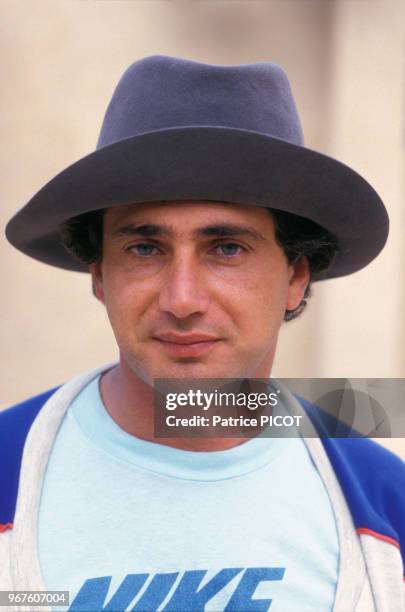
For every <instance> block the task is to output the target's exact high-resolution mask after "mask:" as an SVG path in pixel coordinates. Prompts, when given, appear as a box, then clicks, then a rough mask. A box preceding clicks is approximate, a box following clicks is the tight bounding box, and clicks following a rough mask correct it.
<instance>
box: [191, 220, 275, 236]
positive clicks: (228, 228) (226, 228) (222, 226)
mask: <svg viewBox="0 0 405 612" xmlns="http://www.w3.org/2000/svg"><path fill="white" fill-rule="evenodd" d="M195 234H196V236H212V237H215V236H218V237H221V238H222V237H229V236H246V237H248V238H253V239H254V240H265V237H264V236H263V235H262V234H261V233H260V232H258V231H257V230H256V229H255V228H254V227H251V226H250V225H234V224H231V223H217V224H215V225H207V226H206V227H202V228H199V229H197V230H196V231H195Z"/></svg>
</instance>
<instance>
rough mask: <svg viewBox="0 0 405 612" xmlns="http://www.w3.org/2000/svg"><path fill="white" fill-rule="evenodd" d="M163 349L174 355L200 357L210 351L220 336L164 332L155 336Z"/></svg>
mask: <svg viewBox="0 0 405 612" xmlns="http://www.w3.org/2000/svg"><path fill="white" fill-rule="evenodd" d="M154 339H155V340H157V341H158V342H159V344H160V345H161V347H162V349H163V350H164V351H165V352H166V353H168V354H169V355H171V356H173V357H199V356H201V355H204V354H205V353H207V352H208V351H210V350H211V349H212V348H213V347H214V346H215V345H216V344H217V343H218V342H220V338H218V337H217V336H213V335H211V334H202V333H196V332H194V333H178V332H163V333H161V334H157V335H156V336H154Z"/></svg>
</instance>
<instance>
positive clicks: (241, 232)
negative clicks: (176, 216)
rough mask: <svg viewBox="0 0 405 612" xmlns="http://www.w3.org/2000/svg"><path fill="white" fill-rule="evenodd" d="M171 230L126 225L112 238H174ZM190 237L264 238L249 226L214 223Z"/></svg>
mask: <svg viewBox="0 0 405 612" xmlns="http://www.w3.org/2000/svg"><path fill="white" fill-rule="evenodd" d="M175 234H176V233H175V231H174V229H173V228H171V227H170V226H167V225H157V224H151V223H143V224H139V225H136V224H135V223H128V224H127V225H122V226H121V227H118V228H117V229H115V230H114V231H113V236H142V237H143V238H152V237H161V236H166V237H169V238H172V237H174V236H175ZM192 236H193V237H194V238H200V237H204V238H207V237H209V238H215V237H218V238H224V237H225V238H228V237H236V236H246V237H248V238H252V239H254V240H265V237H264V236H263V235H262V234H261V233H260V232H258V231H257V230H256V229H255V228H253V227H251V226H250V225H237V224H233V223H215V224H212V225H206V226H204V227H199V228H196V229H195V230H194V231H193V233H192Z"/></svg>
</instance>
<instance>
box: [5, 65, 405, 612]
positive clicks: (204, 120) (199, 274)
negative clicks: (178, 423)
mask: <svg viewBox="0 0 405 612" xmlns="http://www.w3.org/2000/svg"><path fill="white" fill-rule="evenodd" d="M6 232H7V236H8V238H9V240H10V241H11V242H12V244H13V245H14V246H16V247H17V248H19V249H20V250H21V251H23V252H24V253H26V254H28V255H30V256H31V257H34V258H36V259H38V260H40V261H45V262H47V263H50V264H53V265H56V266H59V267H62V268H65V269H71V270H80V271H89V272H90V274H91V279H92V284H93V291H94V294H95V295H96V297H97V298H98V299H99V300H100V301H101V302H102V303H103V304H105V306H106V309H107V313H108V316H109V320H110V323H111V326H112V329H113V331H114V334H115V337H116V340H117V344H118V347H119V361H118V363H117V364H114V365H109V366H103V367H101V368H98V369H97V370H94V371H92V372H90V373H85V374H83V375H80V376H79V377H77V378H75V379H74V380H72V381H69V382H68V383H67V384H65V385H63V386H62V387H61V388H59V389H58V390H51V391H48V392H46V393H45V394H43V395H41V396H38V397H36V398H31V399H30V400H27V401H26V402H24V403H23V404H20V405H19V406H16V407H14V408H12V409H10V410H8V411H5V412H4V413H3V414H1V415H0V417H1V432H2V443H3V444H2V458H1V462H2V463H1V464H2V465H3V466H6V468H5V470H4V472H3V474H2V479H3V480H2V484H1V490H2V493H3V502H2V506H1V508H0V510H1V515H0V521H1V523H2V525H3V527H2V531H3V533H2V535H1V536H0V559H1V565H0V568H1V571H2V573H1V574H0V576H1V580H0V584H1V585H2V588H3V589H9V590H10V589H24V590H31V591H32V590H44V589H45V588H47V589H59V590H67V591H69V592H70V606H69V608H68V609H69V610H72V611H73V610H75V611H78V610H81V611H84V610H88V611H98V610H127V609H131V610H143V611H149V612H150V611H152V610H165V611H167V612H169V611H177V612H197V611H198V610H206V611H207V612H208V611H210V612H213V611H215V612H217V611H219V610H221V611H222V610H224V611H227V612H230V611H236V610H240V611H242V610H243V611H247V610H252V611H253V610H255V611H256V610H257V611H259V610H260V611H262V610H268V609H270V608H271V610H276V611H277V610H279V611H283V612H285V611H287V610H288V611H290V610H291V611H292V610H300V611H301V612H302V611H303V610H306V611H307V610H308V611H319V610H332V609H333V610H338V611H341V612H348V611H349V610H350V611H352V610H357V611H360V610H367V611H371V610H378V611H380V610H381V611H382V610H398V611H399V610H401V609H403V608H402V606H403V584H402V576H403V565H402V560H401V552H400V547H401V545H402V547H403V546H404V540H403V538H404V519H403V512H404V509H405V500H404V490H405V489H404V486H403V485H404V484H405V482H404V468H403V464H402V462H401V461H400V460H399V459H398V458H396V457H395V456H394V455H392V454H391V453H389V452H388V451H386V450H384V449H382V448H380V447H379V446H377V445H375V444H373V443H371V442H370V441H369V440H365V439H359V438H356V439H340V440H334V439H330V438H328V437H323V439H322V440H320V439H319V438H317V437H313V438H311V437H309V436H308V437H301V436H296V437H294V438H289V437H279V438H266V437H264V436H260V435H258V436H256V437H254V438H253V439H249V440H246V438H245V437H243V436H242V434H241V432H240V430H238V431H239V433H240V435H238V436H237V437H232V438H228V437H222V436H215V435H211V436H208V437H197V438H195V437H186V438H184V437H180V436H179V437H175V436H173V437H172V436H166V437H160V436H159V435H158V433H157V432H156V430H155V423H154V418H153V414H154V410H153V406H154V395H153V385H154V381H155V380H156V379H161V378H165V379H175V380H183V379H185V380H189V379H197V380H199V379H207V378H222V379H249V378H268V377H269V375H270V372H271V368H272V363H273V359H274V354H275V350H276V344H277V337H278V332H279V329H280V326H281V324H282V322H283V320H284V319H287V320H288V319H290V318H292V317H294V316H296V315H297V314H299V313H300V312H301V311H302V309H303V308H304V306H305V298H306V297H307V296H308V290H309V284H310V282H311V281H312V280H321V279H323V278H333V277H337V276H341V275H344V274H349V273H351V272H354V271H356V270H359V269H360V268H362V267H364V266H365V265H367V263H369V262H370V261H371V260H372V259H373V258H374V257H375V256H376V255H377V254H378V252H379V251H380V250H381V249H382V247H383V246H384V243H385V240H386V237H387V233H388V219H387V215H386V212H385V209H384V206H383V204H382V203H381V201H380V199H379V197H378V196H377V194H376V193H375V192H374V190H373V189H372V188H371V187H370V186H369V185H368V183H366V182H365V181H364V179H362V178H361V177H359V176H358V175H357V174H356V173H355V172H354V171H353V170H351V169H349V168H347V167H345V166H343V165H342V164H340V163H339V162H336V161H335V160H332V159H330V158H328V157H326V156H323V155H321V154H319V153H316V152H314V151H310V150H308V149H306V148H304V147H303V145H302V136H301V128H300V124H299V119H298V116H297V112H296V109H295V105H294V101H293V98H292V95H291V90H290V87H289V84H288V81H287V78H286V76H285V75H284V73H283V72H282V71H281V70H280V69H279V68H278V67H276V66H274V65H273V64H270V63H261V64H254V65H244V66H233V67H221V66H210V65H205V64H200V63H197V62H190V61H187V60H180V59H176V58H169V57H162V56H156V57H150V58H146V59H144V60H142V61H139V62H136V63H135V64H133V65H132V66H130V68H129V69H128V70H127V71H126V73H125V74H124V76H123V77H122V79H121V81H120V83H119V84H118V86H117V89H116V91H115V92H114V95H113V98H112V100H111V103H110V105H109V107H108V110H107V113H106V117H105V120H104V123H103V127H102V130H101V135H100V139H99V143H98V148H97V151H96V152H94V153H92V154H90V155H88V156H87V157H85V158H84V159H82V160H80V161H79V162H77V163H76V164H73V165H72V166H70V167H69V168H67V169H66V170H65V171H64V172H62V173H61V174H59V175H58V176H57V177H55V178H54V179H53V180H52V181H50V183H48V184H47V185H46V186H45V187H44V188H43V189H42V190H41V191H40V192H39V193H38V194H37V195H36V196H34V198H33V199H32V200H31V201H30V202H29V203H28V204H27V205H26V206H25V207H24V208H23V209H22V210H21V211H20V212H19V213H17V215H16V216H15V217H14V218H13V219H12V220H11V221H10V223H9V225H8V226H7V230H6ZM280 388H282V394H281V395H282V397H281V399H280V406H278V408H277V410H281V411H282V412H284V413H287V414H288V415H291V414H292V413H293V414H295V415H297V416H299V417H306V418H307V419H308V417H309V420H308V423H309V426H310V427H312V428H313V431H314V432H315V433H317V434H318V435H320V436H323V434H324V433H325V429H324V427H325V425H324V422H323V420H322V416H321V413H320V411H319V410H318V409H317V408H316V407H314V406H311V405H309V404H308V403H306V402H305V401H298V400H297V398H295V397H294V396H293V395H292V394H291V393H289V392H288V390H286V389H284V388H283V387H282V385H280ZM28 433H29V435H28ZM23 451H24V453H23ZM22 453H23V456H22ZM21 457H22V459H21ZM370 475H371V476H372V477H370ZM65 609H66V607H65Z"/></svg>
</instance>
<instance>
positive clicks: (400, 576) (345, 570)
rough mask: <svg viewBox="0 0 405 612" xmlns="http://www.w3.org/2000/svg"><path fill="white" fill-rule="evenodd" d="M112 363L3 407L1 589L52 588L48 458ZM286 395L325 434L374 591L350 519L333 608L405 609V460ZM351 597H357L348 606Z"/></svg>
mask: <svg viewBox="0 0 405 612" xmlns="http://www.w3.org/2000/svg"><path fill="white" fill-rule="evenodd" d="M107 367H111V366H110V365H109V366H103V367H102V368H97V369H95V370H92V371H91V372H88V373H85V374H82V375H80V376H78V377H76V378H74V379H73V380H71V381H69V382H68V383H66V384H65V385H63V386H61V387H57V388H54V389H51V390H49V391H46V392H45V393H42V394H41V395H38V396H36V397H32V398H30V399H28V400H26V401H24V402H22V403H20V404H18V405H16V406H14V407H12V408H9V409H7V410H4V411H2V412H0V589H1V590H13V589H14V590H17V589H19V590H45V589H46V586H45V584H44V582H43V578H42V575H41V568H40V564H39V559H38V550H37V520H38V510H39V503H40V495H41V488H42V482H43V478H44V474H45V470H46V465H47V460H48V457H49V454H50V451H51V449H52V444H53V441H54V439H55V436H56V434H57V430H58V427H59V425H60V423H61V421H62V419H63V417H64V415H65V413H66V411H67V410H68V408H69V405H70V403H71V402H72V400H73V399H74V397H75V396H76V395H77V394H78V393H79V392H80V391H81V390H82V389H83V388H84V386H86V385H87V384H88V382H89V381H90V380H92V378H94V377H95V376H97V375H98V374H99V373H100V372H102V371H103V370H105V369H107ZM278 384H280V386H281V387H283V385H282V384H281V383H280V382H279V381H278ZM285 393H287V394H288V395H289V398H290V404H291V405H290V406H289V409H290V410H292V411H294V412H295V413H297V414H299V413H301V414H303V415H305V416H306V417H309V421H308V422H309V423H310V424H311V426H312V427H313V428H314V430H315V432H316V433H317V434H318V437H316V436H315V437H313V438H309V437H308V438H303V439H304V441H305V443H306V445H307V447H308V450H309V452H310V454H311V456H312V458H313V460H314V462H315V465H316V466H317V468H318V470H319V472H320V474H321V476H322V477H323V479H324V483H325V486H326V488H327V490H328V493H329V497H330V499H331V502H332V506H333V508H334V512H335V516H336V517H338V516H339V513H341V512H347V516H348V517H349V521H350V525H351V527H350V529H351V530H352V532H353V534H352V537H354V539H355V540H356V542H357V543H356V546H358V548H359V550H360V551H361V556H362V565H363V566H364V570H363V574H364V575H363V578H364V576H365V577H366V584H367V588H366V589H363V587H362V588H361V589H360V587H359V584H356V580H355V579H354V574H356V573H357V574H358V575H360V574H361V569H360V566H359V567H358V568H357V567H352V565H353V560H352V559H353V558H350V554H349V553H348V550H349V548H348V546H346V543H345V542H346V541H347V537H348V534H347V523H346V527H345V528H344V529H342V530H341V532H340V533H339V528H338V533H339V541H340V549H341V550H340V553H341V554H340V559H341V561H340V570H339V576H340V577H339V581H338V587H337V593H336V599H335V605H334V607H333V612H360V611H361V612H373V611H377V612H404V611H405V589H404V574H405V569H404V568H405V464H404V462H403V461H402V460H401V459H400V458H398V457H397V456H396V455H394V454H392V453H391V452H389V451H388V450H386V449H384V448H383V447H382V446H380V445H378V444H376V443H375V442H373V441H371V440H369V439H366V438H361V437H350V438H330V437H328V423H327V419H329V417H326V416H325V414H324V413H323V412H322V411H321V410H319V409H318V408H317V407H316V406H314V405H312V404H310V403H309V402H307V401H305V400H303V399H301V398H300V399H299V400H297V398H295V397H294V396H292V395H291V394H290V393H289V392H288V391H286V390H285ZM337 523H338V525H339V521H337ZM349 535H350V534H349ZM352 543H353V542H352ZM350 559H351V560H350ZM363 560H364V563H363ZM349 591H353V592H349ZM349 601H350V602H354V601H356V602H357V603H356V605H353V604H352V603H351V604H350V606H351V607H350V609H348V608H347V606H348V605H349V604H348V603H347V602H349ZM345 602H346V603H345ZM14 609H25V608H14ZM27 609H29V610H30V611H31V610H33V609H34V608H32V607H31V608H27ZM43 609H44V608H42V610H43ZM94 612H96V611H94ZM190 612H192V611H190ZM314 612H318V611H314Z"/></svg>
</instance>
